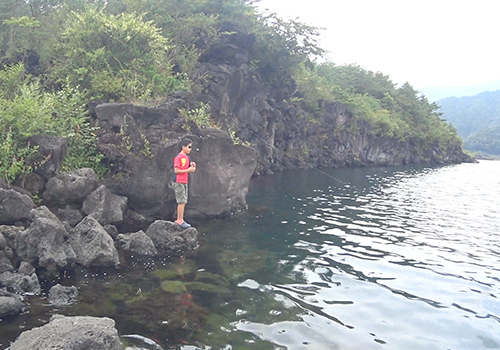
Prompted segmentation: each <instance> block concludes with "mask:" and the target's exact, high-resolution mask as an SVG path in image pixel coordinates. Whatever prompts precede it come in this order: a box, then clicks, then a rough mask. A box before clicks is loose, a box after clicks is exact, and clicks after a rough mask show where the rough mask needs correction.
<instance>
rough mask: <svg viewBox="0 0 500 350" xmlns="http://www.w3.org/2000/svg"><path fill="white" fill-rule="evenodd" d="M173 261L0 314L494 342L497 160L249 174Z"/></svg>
mask: <svg viewBox="0 0 500 350" xmlns="http://www.w3.org/2000/svg"><path fill="white" fill-rule="evenodd" d="M247 199H248V204H249V211H248V212H246V213H244V214H241V215H239V216H236V217H233V218H230V219H227V220H213V221H210V222H205V223H200V224H198V225H197V228H198V230H199V232H200V238H201V246H200V248H199V249H198V250H197V251H196V252H195V253H194V254H191V255H187V256H185V257H182V258H181V259H158V260H154V261H153V260H148V259H140V258H137V257H130V258H128V259H127V260H126V261H125V262H124V264H125V265H126V267H125V268H123V269H121V270H119V271H116V272H110V271H106V272H104V271H83V270H82V271H77V272H75V274H74V276H69V279H68V280H66V281H65V284H67V285H71V284H75V285H77V286H78V287H79V289H80V302H79V303H78V304H77V305H76V306H73V307H70V308H64V309H54V308H52V307H50V306H49V305H48V304H47V302H46V301H45V299H44V297H41V298H40V297H33V298H32V299H30V300H29V304H30V307H29V310H28V311H27V312H26V313H25V314H23V315H21V316H18V317H16V318H13V319H7V320H3V321H2V322H0V331H1V336H0V348H1V349H5V348H6V347H7V346H8V342H9V341H12V340H13V339H15V337H16V336H17V334H18V333H19V332H20V331H21V330H23V329H29V328H31V327H33V326H37V325H40V324H43V323H45V322H47V318H48V316H47V315H50V314H53V313H63V314H67V315H76V314H78V315H82V314H86V315H95V316H109V317H112V318H113V319H115V320H116V322H117V328H118V330H119V332H120V334H122V335H124V336H123V338H122V339H123V341H124V343H125V344H126V348H127V349H130V350H131V349H148V350H149V349H155V350H157V349H170V348H172V349H174V348H175V349H181V350H195V349H235V350H240V349H259V350H262V349H264V350H265V349H291V350H292V349H308V350H309V349H311V350H323V349H325V350H327V349H328V350H331V349H339V350H340V349H342V350H344V349H345V350H347V349H387V350H388V349H391V350H392V349H405V350H411V349H419V350H421V349H426V350H431V349H500V300H499V298H500V162H498V161H481V162H480V163H479V164H461V165H453V166H445V167H424V166H421V167H416V166H407V167H391V168H358V169H336V170H334V169H331V170H326V171H318V170H309V171H297V172H288V173H284V174H277V175H273V176H261V177H258V178H255V179H253V180H252V182H251V187H250V192H249V195H248V198H247Z"/></svg>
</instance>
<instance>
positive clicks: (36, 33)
mask: <svg viewBox="0 0 500 350" xmlns="http://www.w3.org/2000/svg"><path fill="white" fill-rule="evenodd" d="M228 23H233V24H235V25H237V26H238V28H239V29H240V30H242V31H243V32H247V33H250V34H252V35H253V37H254V38H255V41H254V42H253V44H252V48H251V49H250V50H249V59H250V66H251V68H252V69H254V70H255V71H257V72H259V73H260V76H261V79H262V80H263V82H264V84H265V85H266V86H267V87H268V88H269V92H270V94H271V97H272V98H274V99H275V100H276V101H277V102H284V103H288V104H295V105H297V106H299V107H301V108H302V109H304V110H305V111H306V112H307V118H309V121H310V122H317V119H318V115H319V113H318V112H320V111H321V108H322V107H321V106H322V103H321V101H327V100H330V101H339V102H343V103H345V104H346V105H348V106H349V111H350V112H351V113H352V114H353V116H354V117H353V118H352V121H351V122H350V123H349V124H347V125H345V126H344V127H345V128H348V130H351V131H355V130H358V129H359V128H360V127H361V125H364V128H365V130H366V131H368V132H369V133H371V134H372V135H374V136H387V137H395V138H398V139H401V140H405V141H409V142H412V143H413V144H414V145H416V147H417V148H419V147H420V148H422V149H423V148H425V147H426V146H428V145H435V144H443V145H444V144H447V143H448V142H449V141H450V140H453V141H456V140H457V135H456V132H455V130H454V129H453V127H451V126H450V125H448V124H446V123H444V122H443V121H442V120H441V119H440V114H439V112H438V110H437V108H438V106H437V105H436V104H430V103H429V102H428V101H427V99H426V98H425V97H423V96H420V94H419V92H418V91H416V90H414V89H413V88H412V87H411V85H410V84H405V85H403V86H400V87H397V86H395V85H394V84H393V83H392V82H391V81H390V80H389V78H388V77H387V76H385V75H383V74H382V73H374V72H370V71H366V70H364V69H363V68H361V67H359V66H356V65H347V66H337V65H335V64H334V63H331V62H327V63H321V64H319V63H317V62H316V59H317V58H319V57H321V56H322V55H323V54H324V51H323V50H322V49H321V48H320V47H319V45H318V41H317V39H318V37H319V32H320V29H318V28H315V27H312V26H308V25H305V24H303V23H300V22H298V21H296V20H283V19H281V18H279V17H278V16H277V15H276V14H262V13H259V12H258V11H257V10H256V8H255V6H254V3H253V1H252V0H225V1H221V0H106V1H105V0H37V1H25V0H3V1H2V2H1V3H0V37H1V39H2V40H1V41H0V84H1V89H2V90H1V91H0V99H1V101H0V102H1V104H2V110H1V111H0V118H1V119H0V131H1V132H2V134H3V135H5V136H6V137H3V138H2V139H1V141H0V149H1V151H2V152H1V155H0V157H1V158H0V160H1V162H0V172H1V174H0V175H1V177H2V178H4V179H6V180H7V181H9V182H13V181H14V180H16V178H19V177H20V176H22V175H24V174H26V173H28V172H29V171H31V170H32V169H33V168H35V167H36V166H37V165H39V164H40V162H43V161H44V160H43V159H39V158H37V152H36V150H34V149H33V148H32V147H31V145H30V144H29V141H28V140H29V137H30V136H31V135H35V134H39V133H44V134H50V135H60V136H63V137H66V138H67V139H68V142H69V145H70V147H69V153H68V156H67V159H66V160H65V163H64V164H63V169H62V170H70V169H73V168H76V167H81V166H90V167H93V168H94V169H96V170H97V172H98V173H99V174H103V173H104V172H105V171H106V169H105V167H104V166H103V165H102V164H101V160H102V159H103V155H102V154H100V153H99V152H98V151H97V149H96V146H95V144H96V135H95V131H96V129H95V127H94V126H93V125H92V124H91V122H90V121H89V116H88V111H87V110H86V108H85V106H86V105H87V104H88V102H89V101H103V102H134V103H143V104H156V103H157V101H160V100H161V99H163V98H164V97H165V96H166V95H167V94H168V93H169V92H171V91H178V90H192V91H194V92H195V93H196V92H197V91H199V88H197V83H198V82H200V81H203V80H204V79H209V77H205V76H203V75H202V74H200V70H199V65H198V61H199V58H200V57H201V56H202V55H203V54H204V53H205V51H206V49H207V48H208V47H209V46H210V45H211V44H212V43H214V42H217V41H218V40H219V39H220V38H221V37H223V36H230V35H233V34H234V31H233V30H234V27H232V26H231V25H228ZM231 28H233V29H231ZM211 113H212V112H211V111H210V109H209V108H208V105H203V104H202V105H200V106H199V107H196V108H195V109H191V110H181V111H180V114H181V115H184V117H185V118H186V119H190V120H193V121H194V122H196V123H198V124H200V126H202V125H212V124H213V121H212V118H211ZM227 125H232V123H227ZM229 132H230V133H231V135H232V136H233V140H235V143H244V142H245V140H239V139H237V137H236V135H237V133H238V130H233V129H231V130H229ZM145 147H146V149H148V147H147V145H145Z"/></svg>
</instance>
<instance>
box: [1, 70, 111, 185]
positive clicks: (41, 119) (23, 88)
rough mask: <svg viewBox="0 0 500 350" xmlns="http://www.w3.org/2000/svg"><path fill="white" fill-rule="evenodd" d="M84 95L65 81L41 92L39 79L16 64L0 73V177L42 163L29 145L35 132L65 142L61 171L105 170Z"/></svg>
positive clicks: (12, 178)
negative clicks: (59, 138) (0, 136)
mask: <svg viewBox="0 0 500 350" xmlns="http://www.w3.org/2000/svg"><path fill="white" fill-rule="evenodd" d="M85 101H86V99H85V96H84V94H83V93H81V92H80V91H78V90H77V89H75V88H71V87H70V86H69V84H66V85H65V86H64V87H63V88H62V89H61V91H59V92H56V93H49V92H44V91H42V89H41V85H40V83H39V82H38V80H36V79H33V78H30V77H29V76H27V75H25V74H24V72H23V66H22V65H21V64H18V65H15V66H12V67H8V68H7V69H5V70H3V71H0V105H2V109H0V133H2V135H6V137H5V138H2V139H1V140H0V150H1V155H0V175H1V177H2V178H3V179H5V180H7V181H8V182H13V181H15V180H16V179H17V178H19V177H20V176H23V175H25V174H27V173H29V172H30V171H32V170H33V169H34V168H36V167H37V166H39V165H40V163H41V162H43V159H42V158H40V156H39V155H38V153H37V152H36V150H35V149H33V148H32V147H31V145H30V144H29V141H28V139H29V137H30V136H33V135H37V134H45V135H57V136H62V137H64V138H66V139H67V140H68V144H69V148H68V153H67V156H66V158H65V160H64V162H63V164H62V170H72V169H76V168H80V167H91V168H94V170H96V172H97V173H98V174H101V175H102V174H104V172H105V171H106V168H105V166H103V165H102V164H101V160H102V159H103V158H104V155H103V154H102V153H100V152H99V151H98V150H97V147H96V139H97V137H96V135H95V134H94V128H93V127H92V125H91V124H90V122H89V118H88V112H87V109H86V102H85Z"/></svg>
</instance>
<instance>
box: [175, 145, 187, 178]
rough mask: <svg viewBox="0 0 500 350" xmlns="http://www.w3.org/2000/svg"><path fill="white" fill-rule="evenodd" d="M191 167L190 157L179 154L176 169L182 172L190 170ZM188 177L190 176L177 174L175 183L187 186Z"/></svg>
mask: <svg viewBox="0 0 500 350" xmlns="http://www.w3.org/2000/svg"><path fill="white" fill-rule="evenodd" d="M189 165H190V161H189V157H188V156H187V155H185V154H182V153H179V154H178V155H177V156H176V157H175V158H174V168H179V169H180V170H186V169H188V168H189ZM188 176H189V173H183V174H175V180H174V182H178V183H181V184H187V183H188Z"/></svg>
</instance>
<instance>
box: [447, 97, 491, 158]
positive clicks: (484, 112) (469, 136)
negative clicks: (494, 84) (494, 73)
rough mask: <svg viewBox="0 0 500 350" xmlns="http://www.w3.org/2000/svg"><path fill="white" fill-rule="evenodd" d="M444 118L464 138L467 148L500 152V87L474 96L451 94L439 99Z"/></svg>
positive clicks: (476, 150) (488, 152)
mask: <svg viewBox="0 0 500 350" xmlns="http://www.w3.org/2000/svg"><path fill="white" fill-rule="evenodd" d="M438 104H439V105H440V106H441V107H440V112H441V113H443V118H445V119H446V120H447V121H449V122H450V123H452V124H453V125H454V126H455V127H456V128H457V132H458V134H459V135H460V136H462V137H463V138H464V146H465V148H466V149H468V150H470V151H475V152H483V153H487V154H491V155H500V150H499V148H498V140H499V138H498V130H499V129H500V90H497V91H485V92H482V93H480V94H478V95H475V96H464V97H449V98H445V99H442V100H440V101H438Z"/></svg>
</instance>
